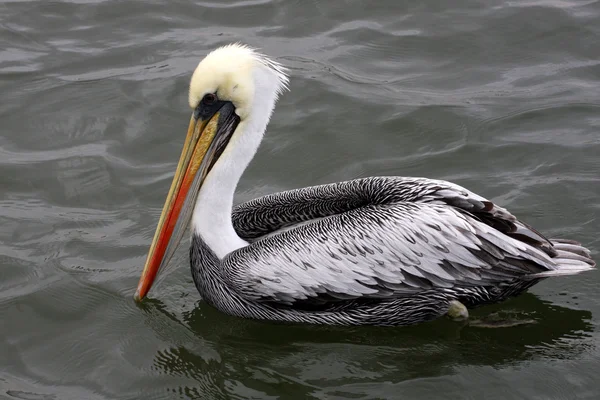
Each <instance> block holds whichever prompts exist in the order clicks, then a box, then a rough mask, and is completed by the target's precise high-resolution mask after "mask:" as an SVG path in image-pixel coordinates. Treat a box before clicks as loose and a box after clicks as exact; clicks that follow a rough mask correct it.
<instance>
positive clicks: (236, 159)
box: [192, 69, 277, 259]
mask: <svg viewBox="0 0 600 400" xmlns="http://www.w3.org/2000/svg"><path fill="white" fill-rule="evenodd" d="M254 75H255V88H256V89H255V96H254V101H253V108H252V110H253V112H252V113H251V115H250V116H248V117H247V118H245V119H244V120H242V121H241V122H240V123H239V125H238V127H237V129H236V131H235V133H234V134H233V136H232V137H231V140H230V141H229V144H228V145H227V147H226V148H225V151H223V154H222V155H221V156H220V157H219V159H218V160H217V162H216V163H215V165H214V166H213V168H212V169H211V171H210V172H209V173H208V175H207V176H206V178H205V180H204V183H203V184H202V187H201V189H200V193H199V194H198V199H197V201H196V207H195V209H194V214H193V217H192V229H193V232H194V234H196V235H198V236H200V237H201V238H202V239H203V240H204V242H205V243H206V244H207V245H208V247H209V248H210V249H211V250H212V251H213V252H214V253H215V255H216V256H217V257H218V258H219V259H222V258H223V257H225V256H226V255H227V254H229V253H230V252H232V251H234V250H237V249H239V248H241V247H244V246H247V245H248V243H247V242H246V241H245V240H243V239H241V238H240V237H239V236H238V235H237V233H236V232H235V229H233V224H232V222H231V211H232V208H233V196H234V193H235V189H236V187H237V184H238V182H239V180H240V178H241V177H242V174H243V173H244V170H245V169H246V167H247V166H248V164H249V163H250V161H252V158H253V157H254V154H256V151H257V150H258V147H259V145H260V142H261V140H262V137H263V135H264V132H265V130H266V128H267V124H268V123H269V119H270V118H271V114H272V112H273V108H274V107H275V101H276V100H277V87H275V86H274V79H273V77H272V76H271V73H270V72H269V71H268V70H266V69H265V70H263V69H259V70H258V71H257V72H256V73H255V74H254Z"/></svg>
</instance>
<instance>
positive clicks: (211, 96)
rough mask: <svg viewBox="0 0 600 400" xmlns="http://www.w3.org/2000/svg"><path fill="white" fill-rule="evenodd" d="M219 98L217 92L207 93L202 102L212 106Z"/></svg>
mask: <svg viewBox="0 0 600 400" xmlns="http://www.w3.org/2000/svg"><path fill="white" fill-rule="evenodd" d="M217 100H219V98H218V97H217V95H216V94H215V93H206V94H205V95H204V97H203V98H202V103H204V104H205V105H207V106H212V105H213V104H215V103H216V102H217Z"/></svg>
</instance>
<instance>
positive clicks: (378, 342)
mask: <svg viewBox="0 0 600 400" xmlns="http://www.w3.org/2000/svg"><path fill="white" fill-rule="evenodd" d="M500 309H503V310H512V311H513V312H514V314H516V315H518V316H519V317H520V318H526V319H530V318H531V319H533V320H534V321H535V323H533V324H530V325H526V326H518V327H512V328H475V327H470V326H467V325H462V324H459V323H454V322H451V321H446V320H439V321H435V322H432V323H429V324H424V325H420V326H414V327H408V328H377V327H354V328H340V327H319V326H302V325H283V324H272V323H263V322H258V321H251V320H242V319H238V318H234V317H229V316H225V315H222V314H221V315H220V317H219V318H217V317H216V316H214V315H213V314H215V313H217V314H218V311H216V310H213V309H212V308H211V307H210V306H208V305H206V304H204V303H200V305H199V306H198V307H196V308H194V309H193V310H191V311H186V312H184V313H183V316H182V318H183V320H182V321H179V320H178V318H177V317H176V316H174V315H171V314H169V312H168V311H166V310H165V309H164V306H163V305H162V303H160V302H159V301H156V300H152V301H151V303H149V304H148V305H147V308H146V312H148V313H155V312H160V313H162V314H163V315H164V316H166V317H167V318H168V319H170V320H171V321H172V322H174V323H175V324H181V325H183V326H185V327H186V328H187V329H190V330H191V331H192V332H193V334H194V335H196V336H197V337H198V342H197V343H193V344H190V345H188V346H177V347H169V348H166V349H161V350H159V351H158V352H157V353H156V354H155V356H154V363H153V364H154V367H155V369H156V370H158V371H160V372H161V373H163V374H167V375H174V376H180V377H185V378H187V379H188V382H190V383H187V384H186V385H184V386H181V387H174V388H171V390H172V391H173V392H175V393H182V394H185V396H188V397H189V398H198V399H200V398H205V396H209V397H210V398H218V397H219V396H225V395H226V394H227V395H232V396H234V397H235V396H239V398H252V397H253V396H257V398H268V396H274V397H273V398H276V397H277V396H286V398H288V397H287V396H291V397H293V398H298V399H300V398H305V397H306V396H307V395H310V396H316V397H319V396H321V395H335V396H344V395H353V396H356V395H361V396H368V395H369V393H371V390H372V389H373V387H374V386H376V385H377V384H378V383H385V382H388V383H389V382H391V383H394V384H399V383H402V382H407V381H411V380H415V379H417V380H419V379H422V378H427V377H442V376H452V375H454V374H458V373H460V371H461V370H463V369H465V368H466V367H472V366H488V367H493V368H506V367H510V366H513V365H515V366H516V365H519V364H522V363H523V362H526V361H528V360H543V359H545V358H549V359H578V358H580V357H581V355H582V354H583V353H585V352H587V351H589V350H590V347H592V346H593V343H592V341H591V336H590V334H589V333H590V332H591V331H592V329H593V326H592V324H591V323H590V320H591V317H592V314H591V313H590V312H589V311H582V310H574V309H569V308H565V307H560V306H556V305H553V304H551V303H549V302H545V301H542V300H539V299H538V298H537V297H536V296H534V295H532V294H525V295H523V296H520V297H518V298H516V299H513V300H511V301H508V302H506V303H504V304H503V305H502V306H494V307H486V308H485V309H482V310H477V311H476V312H475V313H474V314H473V318H477V317H482V316H485V315H486V314H489V313H492V312H494V311H496V310H500ZM240 382H243V383H244V385H240ZM344 388H347V389H348V392H345V390H344ZM361 388H362V389H361ZM265 396H267V397H265ZM359 397H360V396H359ZM360 398H362V397H360Z"/></svg>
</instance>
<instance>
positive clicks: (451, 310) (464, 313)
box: [446, 300, 469, 321]
mask: <svg viewBox="0 0 600 400" xmlns="http://www.w3.org/2000/svg"><path fill="white" fill-rule="evenodd" d="M446 314H447V315H448V317H450V319H451V320H453V321H466V320H468V319H469V310H467V307H465V305H464V304H463V303H461V302H460V301H458V300H452V301H451V302H450V307H448V312H447V313H446Z"/></svg>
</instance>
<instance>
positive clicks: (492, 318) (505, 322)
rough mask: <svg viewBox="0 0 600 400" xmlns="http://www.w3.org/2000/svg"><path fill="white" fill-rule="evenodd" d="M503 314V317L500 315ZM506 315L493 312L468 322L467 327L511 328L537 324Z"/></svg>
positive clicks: (534, 321) (531, 320)
mask: <svg viewBox="0 0 600 400" xmlns="http://www.w3.org/2000/svg"><path fill="white" fill-rule="evenodd" d="M502 314H504V315H502ZM506 314H507V313H503V312H495V313H492V314H490V315H488V316H486V317H483V318H480V319H474V320H471V321H469V326H472V327H474V328H512V327H514V326H521V325H531V324H535V323H537V321H536V320H534V319H531V318H525V319H519V318H515V317H510V316H508V315H506Z"/></svg>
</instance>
